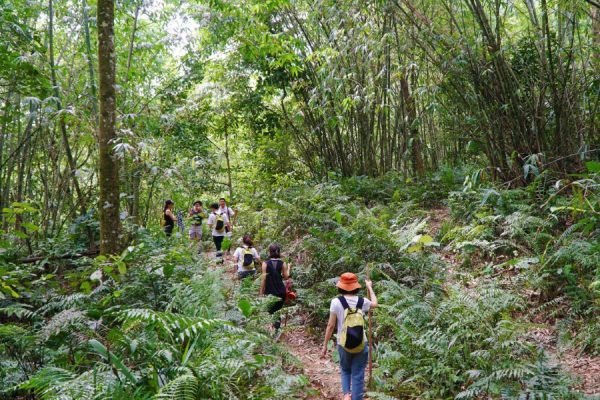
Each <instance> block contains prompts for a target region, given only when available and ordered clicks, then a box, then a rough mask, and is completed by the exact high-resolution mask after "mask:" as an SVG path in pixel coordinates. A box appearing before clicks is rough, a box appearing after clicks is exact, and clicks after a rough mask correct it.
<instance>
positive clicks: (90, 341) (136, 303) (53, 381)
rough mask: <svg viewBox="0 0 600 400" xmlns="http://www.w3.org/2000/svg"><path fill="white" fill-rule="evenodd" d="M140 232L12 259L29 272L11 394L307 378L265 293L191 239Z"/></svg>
mask: <svg viewBox="0 0 600 400" xmlns="http://www.w3.org/2000/svg"><path fill="white" fill-rule="evenodd" d="M139 239H140V240H139V241H138V242H137V243H135V244H134V245H132V246H130V247H129V248H128V249H127V250H126V251H125V252H124V253H123V254H122V255H121V256H120V257H117V258H115V259H111V260H107V259H103V258H100V257H99V258H96V259H95V260H94V261H93V262H92V263H89V262H87V261H84V262H81V263H79V264H78V265H70V266H64V265H63V266H58V265H56V266H52V267H50V266H48V265H45V266H41V267H33V268H29V267H23V266H16V265H12V268H14V269H13V270H12V274H15V273H20V274H21V275H20V279H23V280H27V281H28V283H27V285H24V286H23V287H21V288H20V293H19V294H18V296H19V297H18V298H15V299H13V300H10V301H8V300H7V299H6V298H5V299H4V300H2V302H1V304H2V307H1V308H0V318H2V325H1V326H0V350H1V351H2V354H3V357H2V359H1V360H0V382H2V383H1V384H0V393H1V394H2V396H0V397H6V398H11V397H12V396H15V397H22V398H42V399H56V398H65V399H126V398H127V399H131V398H135V399H144V398H152V397H156V398H159V399H184V398H195V399H200V398H210V399H233V398H244V399H269V398H270V399H278V398H282V397H285V396H291V395H293V394H294V393H296V392H297V391H298V390H299V388H301V387H303V386H304V385H305V384H306V379H305V378H304V377H303V376H302V375H299V374H288V373H285V372H284V371H283V369H282V368H286V369H287V370H294V368H296V367H297V361H295V360H294V359H293V358H292V357H290V356H289V355H288V354H287V353H286V352H284V351H283V350H282V349H281V348H280V347H279V346H278V345H277V344H275V343H273V341H272V339H271V337H270V336H269V334H268V332H267V331H266V330H265V328H264V327H266V326H268V323H267V322H266V321H267V320H266V319H265V317H264V316H262V314H261V313H260V312H259V311H260V310H261V307H260V306H261V304H263V303H265V301H262V302H257V301H255V300H254V299H253V298H252V297H250V293H249V292H248V291H247V290H246V291H235V293H232V292H233V289H232V287H231V284H230V282H229V281H230V277H228V276H224V274H223V272H222V271H221V270H218V269H215V268H214V267H209V265H208V264H207V262H206V261H204V260H203V259H200V260H196V259H194V258H192V257H191V256H190V254H189V250H188V249H187V243H183V242H180V241H174V242H173V243H167V242H165V241H164V240H156V239H154V238H153V237H152V236H150V235H148V234H141V235H140V236H139ZM10 267H11V266H10V265H5V266H4V267H3V268H5V269H6V268H10ZM26 269H27V270H28V272H27V273H26V272H24V270H26ZM100 271H102V273H100ZM4 273H7V271H6V270H5V272H4ZM251 300H252V301H251ZM263 308H264V307H263ZM281 377H284V378H281Z"/></svg>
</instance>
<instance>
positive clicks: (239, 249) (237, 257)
mask: <svg viewBox="0 0 600 400" xmlns="http://www.w3.org/2000/svg"><path fill="white" fill-rule="evenodd" d="M241 250H242V249H241V248H240V247H238V248H237V249H235V252H234V253H233V259H234V260H235V261H238V260H239V259H240V252H241Z"/></svg>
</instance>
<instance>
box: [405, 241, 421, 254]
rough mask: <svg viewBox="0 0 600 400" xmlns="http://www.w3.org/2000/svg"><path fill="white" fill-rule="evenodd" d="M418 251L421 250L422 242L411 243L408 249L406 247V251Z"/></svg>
mask: <svg viewBox="0 0 600 400" xmlns="http://www.w3.org/2000/svg"><path fill="white" fill-rule="evenodd" d="M420 251H423V244H422V243H417V244H413V245H412V246H410V247H409V248H408V249H406V252H407V253H418V252H420Z"/></svg>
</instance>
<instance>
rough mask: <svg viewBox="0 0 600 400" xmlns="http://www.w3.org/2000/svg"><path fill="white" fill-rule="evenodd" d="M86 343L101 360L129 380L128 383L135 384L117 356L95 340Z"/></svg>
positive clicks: (134, 380)
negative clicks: (105, 361)
mask: <svg viewBox="0 0 600 400" xmlns="http://www.w3.org/2000/svg"><path fill="white" fill-rule="evenodd" d="M88 343H89V344H90V346H91V348H92V350H93V351H94V352H95V353H97V354H99V355H100V356H101V357H102V358H103V359H105V360H107V361H108V362H109V363H110V364H111V365H112V366H114V367H115V369H116V370H118V371H120V372H121V373H122V374H123V375H124V376H125V377H126V378H127V380H129V382H131V383H133V384H135V383H136V382H137V379H136V377H135V375H133V373H132V372H131V370H130V369H129V368H127V367H126V366H125V364H123V361H121V359H120V358H119V357H117V355H115V354H114V353H113V352H110V351H108V349H107V348H106V346H104V345H103V344H102V343H100V342H99V341H97V340H96V339H90V341H89V342H88Z"/></svg>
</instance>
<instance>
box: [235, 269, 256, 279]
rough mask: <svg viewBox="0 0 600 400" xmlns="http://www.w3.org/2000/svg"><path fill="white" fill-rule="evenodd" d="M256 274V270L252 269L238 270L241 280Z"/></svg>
mask: <svg viewBox="0 0 600 400" xmlns="http://www.w3.org/2000/svg"><path fill="white" fill-rule="evenodd" d="M255 274H256V271H255V270H253V269H252V270H250V271H238V278H239V279H240V280H242V279H244V278H247V277H249V276H254V275H255Z"/></svg>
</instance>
